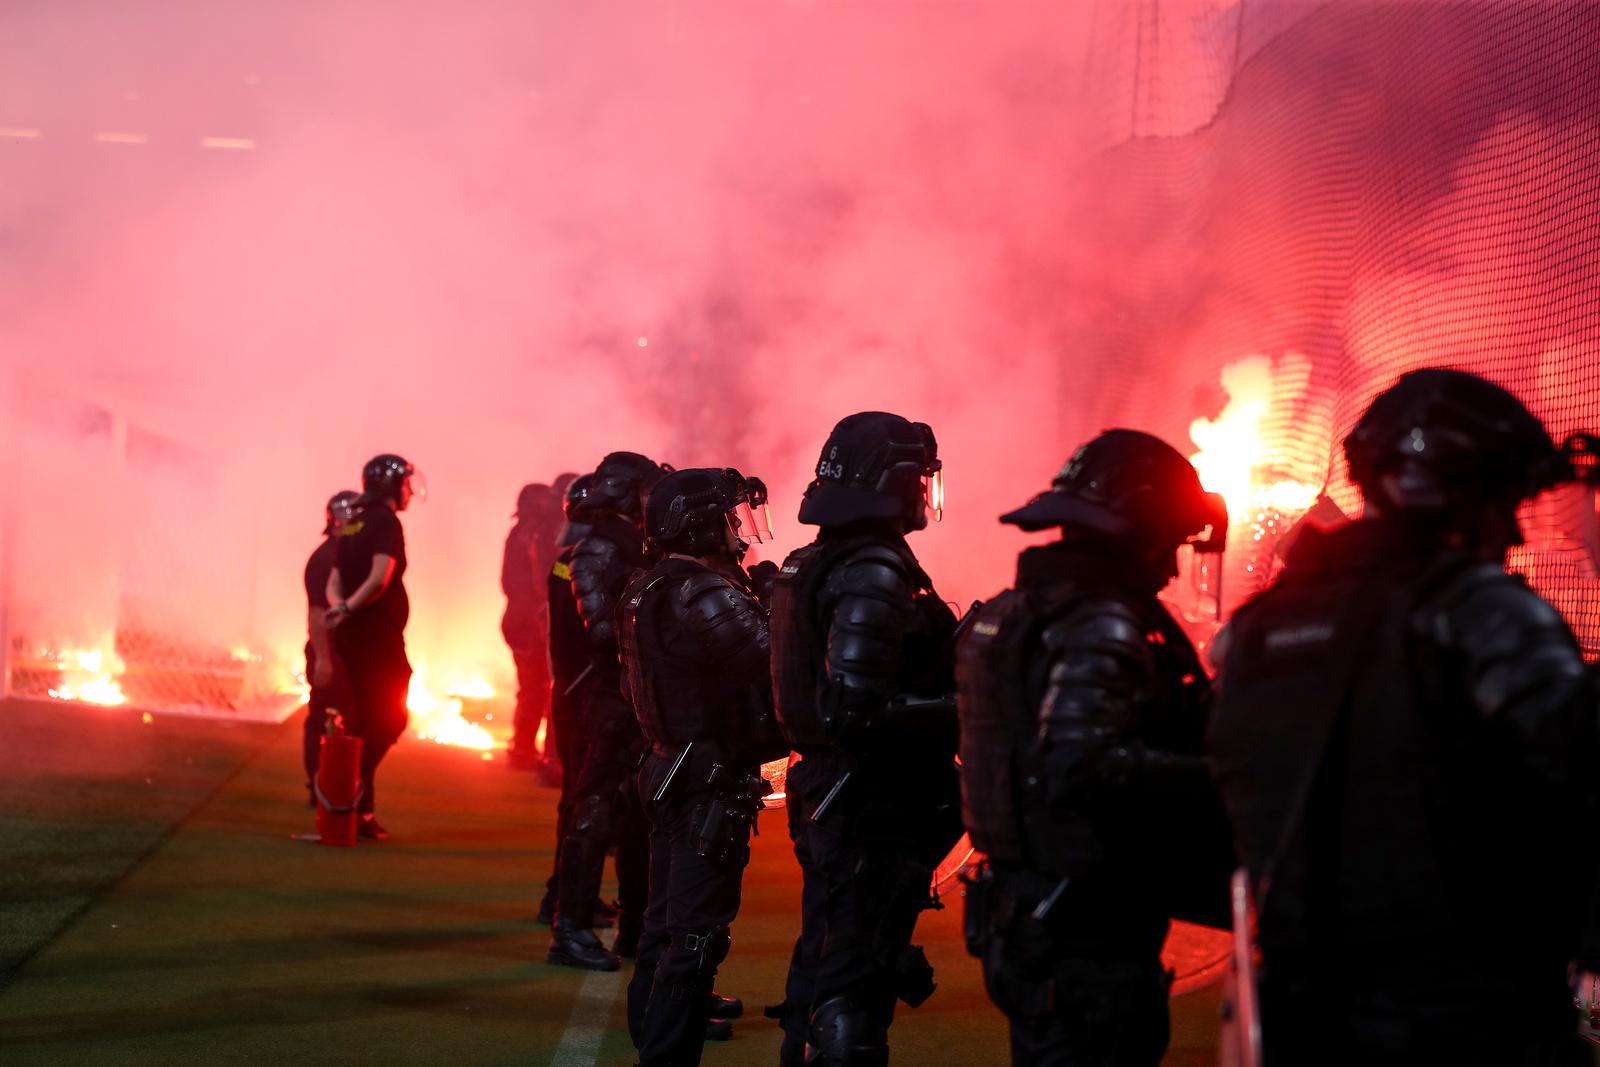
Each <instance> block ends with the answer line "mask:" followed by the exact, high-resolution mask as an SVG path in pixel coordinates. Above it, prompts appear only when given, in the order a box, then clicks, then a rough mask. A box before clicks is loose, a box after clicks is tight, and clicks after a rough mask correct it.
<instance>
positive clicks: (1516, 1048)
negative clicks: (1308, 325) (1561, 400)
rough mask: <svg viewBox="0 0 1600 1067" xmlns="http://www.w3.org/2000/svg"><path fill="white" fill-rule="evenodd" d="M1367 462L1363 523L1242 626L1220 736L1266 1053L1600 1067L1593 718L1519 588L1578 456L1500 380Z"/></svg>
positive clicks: (1381, 439) (1389, 411)
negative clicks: (1552, 494)
mask: <svg viewBox="0 0 1600 1067" xmlns="http://www.w3.org/2000/svg"><path fill="white" fill-rule="evenodd" d="M1576 440H1577V439H1574V441H1576ZM1586 443H1591V444H1592V439H1588V441H1587V442H1586ZM1344 451H1345V458H1346V459H1347V461H1348V463H1349V468H1350V478H1351V480H1352V481H1353V482H1355V484H1356V485H1357V486H1359V487H1360V489H1361V493H1362V496H1363V498H1364V500H1365V510H1364V512H1363V515H1362V518H1361V519H1360V520H1359V521H1356V522H1353V523H1350V524H1348V525H1345V526H1343V527H1340V528H1337V529H1334V530H1332V531H1330V532H1326V533H1317V532H1316V531H1307V532H1306V533H1305V534H1304V535H1303V536H1302V537H1301V539H1300V540H1299V542H1298V543H1297V544H1296V546H1295V549H1294V550H1293V552H1292V553H1291V555H1290V558H1289V559H1288V560H1287V562H1286V565H1285V568H1284V571H1283V573H1282V575H1281V577H1280V579H1279V581H1278V582H1277V584H1275V585H1274V586H1273V587H1272V588H1270V589H1268V590H1267V591H1266V592H1264V593H1263V594H1261V595H1260V596H1259V597H1257V598H1256V599H1255V600H1254V601H1252V602H1251V603H1249V604H1247V605H1245V607H1243V608H1242V609H1241V610H1240V611H1239V612H1238V614H1237V615H1236V616H1235V617H1234V620H1233V621H1232V623H1231V624H1230V626H1229V629H1228V630H1227V631H1226V632H1225V637H1224V642H1223V648H1224V650H1223V652H1222V664H1221V671H1220V674H1219V676H1218V685H1219V699H1218V706H1217V709H1216V714H1215V717H1214V720H1213V724H1212V729H1211V738H1210V746H1211V751H1212V753H1213V758H1214V761H1215V764H1216V773H1217V780H1218V783H1219V785H1220V787H1221V789H1222V793H1223V798H1224V801H1225V803H1226V805H1227V808H1228V813H1229V816H1230V818H1231V820H1232V823H1233V827H1234V832H1235V839H1236V841H1237V844H1238V849H1239V853H1240V858H1241V859H1242V860H1243V862H1244V864H1245V866H1246V868H1247V869H1248V872H1249V875H1250V878H1251V881H1252V883H1253V886H1254V890H1255V894H1256V899H1257V904H1258V906H1259V940H1260V947H1261V951H1262V953H1263V957H1264V961H1263V970H1262V979H1261V990H1260V1000H1261V1019H1262V1024H1263V1033H1264V1041H1265V1050H1266V1056H1265V1059H1266V1061H1267V1062H1274V1061H1276V1060H1282V1061H1283V1062H1293V1063H1301V1064H1336V1063H1337V1064H1346V1063H1362V1064H1401V1063H1417V1062H1423V1061H1427V1062H1438V1063H1460V1064H1482V1065H1488V1064H1534V1063H1538V1064H1553V1063H1568V1062H1573V1063H1583V1062H1587V1060H1586V1059H1584V1058H1583V1057H1582V1053H1581V1051H1580V1049H1579V1047H1578V1043H1577V1039H1576V1037H1575V1036H1574V1020H1573V1017H1572V1011H1571V1002H1570V998H1569V994H1568V991H1567V988H1566V981H1567V968H1568V964H1569V961H1573V960H1575V959H1576V961H1577V962H1578V963H1579V964H1580V965H1582V966H1584V967H1587V968H1589V969H1591V970H1592V969H1593V968H1594V967H1595V963H1596V952H1595V949H1596V946H1595V945H1594V944H1593V943H1592V940H1593V938H1592V932H1593V931H1592V928H1591V930H1590V934H1591V936H1590V937H1587V938H1586V937H1584V936H1582V933H1583V927H1584V915H1585V902H1586V898H1588V897H1589V894H1590V893H1591V892H1592V888H1593V879H1592V873H1593V871H1592V864H1591V862H1590V861H1589V858H1588V857H1589V856H1591V855H1592V849H1591V848H1590V847H1589V841H1588V838H1589V836H1590V834H1589V833H1588V832H1586V831H1588V830H1589V829H1591V828H1592V827H1589V826H1586V825H1585V823H1586V821H1587V819H1588V817H1589V816H1590V815H1591V813H1592V812H1594V810H1595V805H1594V800H1595V797H1594V790H1595V784H1594V783H1595V778H1594V768H1595V766H1596V745H1595V721H1594V720H1595V697H1594V693H1593V691H1592V688H1591V685H1590V682H1589V679H1588V677H1587V674H1586V671H1585V668H1584V663H1583V660H1582V657H1581V656H1580V654H1579V650H1578V646H1577V644H1576V642H1575V641H1574V639H1573V635H1572V633H1571V631H1570V630H1569V629H1568V627H1567V625H1566V623H1565V621H1564V620H1563V619H1562V618H1561V616H1560V615H1559V614H1558V613H1557V612H1556V611H1555V609H1554V608H1552V607H1551V606H1550V605H1549V604H1547V603H1546V602H1545V601H1544V600H1542V599H1540V598H1539V596H1537V595H1536V594H1535V593H1533V592H1532V591H1531V590H1530V589H1528V587H1527V586H1526V585H1525V584H1523V582H1522V581H1521V579H1520V578H1519V577H1517V576H1514V575H1510V574H1507V573H1506V572H1505V570H1504V565H1505V561H1506V554H1507V550H1508V549H1509V548H1510V547H1512V546H1514V545H1517V544H1520V543H1521V540H1522V538H1521V532H1520V530H1519V528H1518V522H1517V511H1518V508H1519V506H1520V505H1521V504H1522V503H1523V502H1524V501H1525V500H1527V499H1528V498H1530V497H1532V496H1533V495H1535V494H1537V493H1538V492H1540V491H1541V490H1543V489H1546V488H1548V487H1550V486H1551V485H1553V484H1554V483H1556V482H1558V481H1560V480H1563V479H1566V478H1569V477H1571V476H1572V475H1573V470H1572V465H1571V463H1570V462H1569V461H1568V450H1567V449H1562V450H1558V449H1557V448H1556V447H1555V445H1554V444H1553V443H1552V441H1551V439H1550V436H1549V435H1548V434H1547V432H1546V431H1545V428H1544V426H1543V425H1542V424H1541V423H1540V421H1539V420H1538V419H1537V418H1536V417H1534V416H1533V415H1532V414H1531V413H1530V412H1529V411H1528V410H1527V409H1526V408H1525V407H1524V406H1523V405H1522V403H1521V402H1520V401H1518V400H1517V399H1516V398H1515V397H1514V396H1512V395H1511V394H1510V393H1508V392H1506V391H1505V390H1504V389H1501V388H1500V387H1499V386H1496V385H1494V384H1492V383H1490V382H1488V381H1486V380H1484V379H1483V378H1480V377H1477V376H1475V375H1472V374H1467V373H1464V372H1461V371H1453V370H1422V371H1414V372H1412V373H1409V374H1406V375H1404V376H1402V377H1401V378H1400V379H1399V380H1398V381H1397V382H1395V384H1394V385H1393V386H1391V387H1390V388H1389V389H1388V390H1387V391H1385V392H1384V393H1382V394H1381V395H1379V396H1378V398H1377V399H1376V400H1374V401H1373V403H1372V406H1371V407H1370V408H1368V409H1367V411H1366V413H1365V414H1364V415H1363V416H1362V417H1361V419H1360V421H1359V422H1358V423H1357V424H1356V426H1355V428H1354V430H1353V431H1352V432H1351V433H1350V435H1349V436H1348V437H1347V438H1345V441H1344Z"/></svg>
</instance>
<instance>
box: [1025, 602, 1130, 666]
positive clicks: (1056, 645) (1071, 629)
mask: <svg viewBox="0 0 1600 1067" xmlns="http://www.w3.org/2000/svg"><path fill="white" fill-rule="evenodd" d="M1042 636H1043V640H1044V645H1045V648H1047V649H1049V650H1050V651H1051V652H1052V653H1057V654H1059V653H1062V652H1068V651H1076V650H1097V651H1103V652H1117V651H1119V650H1120V651H1122V652H1123V653H1124V654H1127V653H1132V654H1135V655H1142V654H1143V653H1144V651H1145V648H1146V646H1147V645H1148V644H1149V642H1150V641H1152V640H1153V639H1154V638H1153V637H1152V636H1151V635H1149V634H1147V633H1146V632H1145V628H1144V624H1143V623H1142V622H1141V621H1140V619H1139V614H1138V612H1136V611H1135V610H1134V609H1133V607H1132V605H1130V604H1128V603H1127V602H1126V601H1124V600H1121V599H1119V598H1117V597H1111V596H1104V595H1100V596H1091V597H1086V598H1084V599H1083V600H1079V601H1077V602H1076V603H1074V604H1072V605H1070V606H1069V607H1068V608H1067V609H1066V611H1065V612H1064V613H1063V614H1062V615H1061V616H1060V617H1059V618H1057V619H1056V620H1055V621H1053V622H1051V623H1050V624H1049V625H1047V626H1046V627H1045V628H1044V633H1043V635H1042Z"/></svg>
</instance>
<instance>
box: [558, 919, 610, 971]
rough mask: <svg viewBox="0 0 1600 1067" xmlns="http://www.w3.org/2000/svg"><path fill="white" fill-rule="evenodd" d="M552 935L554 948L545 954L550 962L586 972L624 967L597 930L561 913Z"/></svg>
mask: <svg viewBox="0 0 1600 1067" xmlns="http://www.w3.org/2000/svg"><path fill="white" fill-rule="evenodd" d="M550 934H551V936H550V951H549V952H547V953H545V957H544V961H545V962H546V963H554V964H557V965H558V966H561V967H579V968H582V969H583V970H586V971H614V970H617V969H618V968H619V967H621V966H622V961H621V960H619V959H618V958H617V957H616V956H615V955H613V954H612V953H610V952H608V951H606V947H605V945H603V944H601V943H600V939H599V938H598V937H596V936H595V934H594V931H593V930H585V929H583V928H582V927H577V926H573V925H572V924H571V923H570V922H568V921H567V920H565V919H562V918H560V917H559V916H558V917H557V918H556V924H555V926H554V928H552V929H551V931H550Z"/></svg>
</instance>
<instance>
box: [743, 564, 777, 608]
mask: <svg viewBox="0 0 1600 1067" xmlns="http://www.w3.org/2000/svg"><path fill="white" fill-rule="evenodd" d="M749 574H750V593H751V595H753V596H754V597H755V598H756V599H757V600H759V601H761V603H763V604H765V603H766V602H767V601H769V600H771V599H772V589H773V587H774V586H775V585H777V584H778V565H777V564H776V563H774V562H772V561H771V560H770V559H764V560H762V561H761V562H760V563H757V564H756V565H755V566H754V567H751V568H750V571H749Z"/></svg>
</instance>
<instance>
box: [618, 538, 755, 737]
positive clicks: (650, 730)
mask: <svg viewBox="0 0 1600 1067" xmlns="http://www.w3.org/2000/svg"><path fill="white" fill-rule="evenodd" d="M705 573H706V568H705V567H703V566H702V565H700V564H699V563H695V562H693V561H692V560H685V559H665V560H662V561H661V562H660V563H657V564H656V565H655V566H654V567H652V568H651V569H650V570H648V571H640V572H638V573H636V574H635V575H634V576H633V578H632V580H630V581H629V582H628V585H627V588H626V589H625V590H624V591H623V594H622V603H621V606H620V612H619V615H618V620H617V621H618V629H617V637H618V642H619V644H620V646H621V650H622V662H623V664H624V665H625V667H626V669H627V672H628V687H629V689H630V691H631V694H632V697H633V710H634V713H635V714H636V715H637V716H638V719H639V726H640V728H641V729H642V730H643V731H644V734H645V736H646V737H647V738H649V740H650V742H651V743H652V744H655V745H662V746H668V747H676V746H680V745H685V744H688V743H690V742H691V741H696V742H699V741H716V742H718V743H720V744H721V745H723V746H724V748H725V749H726V750H727V751H728V752H730V753H736V752H737V753H743V752H746V751H748V750H750V749H751V748H752V747H753V746H755V745H756V744H757V742H758V738H756V737H755V736H753V735H754V734H755V733H757V732H758V731H759V729H760V725H761V720H762V718H763V716H764V712H765V708H764V699H763V696H762V694H761V693H760V692H759V691H757V689H756V688H755V687H754V686H751V685H748V684H741V683H733V682H730V681H728V680H727V679H726V678H723V677H721V676H718V675H716V674H714V673H712V672H711V670H710V669H709V668H708V667H707V666H706V664H704V663H700V662H697V661H694V660H690V659H686V658H685V657H684V655H683V649H684V647H685V646H686V645H688V646H690V647H692V644H693V643H694V641H695V639H694V637H693V635H690V634H688V633H687V632H686V631H685V629H684V624H683V621H682V617H681V615H680V613H679V611H678V604H677V597H678V593H679V591H680V590H681V589H682V588H683V583H684V582H686V581H687V580H689V579H690V578H693V577H695V576H697V575H701V574H705Z"/></svg>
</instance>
